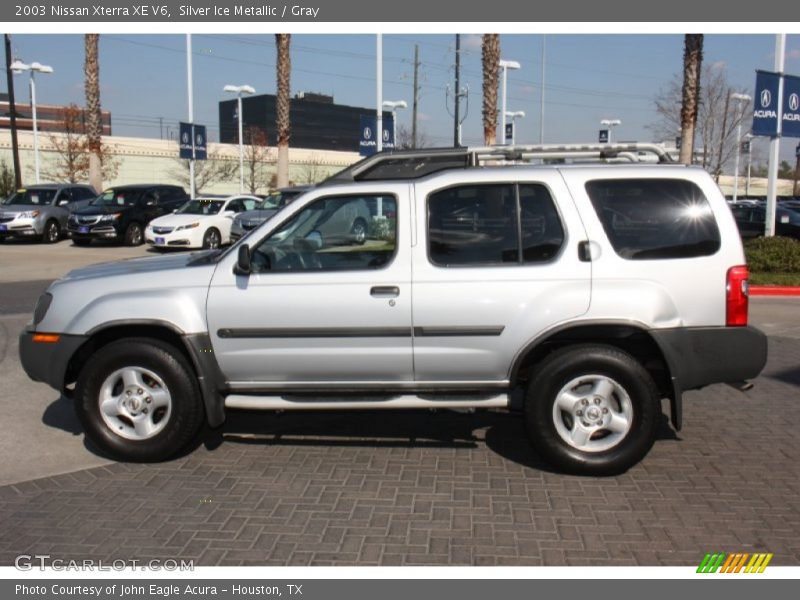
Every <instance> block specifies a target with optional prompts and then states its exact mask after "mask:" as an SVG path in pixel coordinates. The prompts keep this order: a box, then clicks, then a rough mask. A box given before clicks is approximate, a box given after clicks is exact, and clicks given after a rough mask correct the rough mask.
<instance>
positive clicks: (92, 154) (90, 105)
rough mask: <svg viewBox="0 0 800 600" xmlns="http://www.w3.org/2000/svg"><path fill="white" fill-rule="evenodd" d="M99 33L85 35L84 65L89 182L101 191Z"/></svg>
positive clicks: (101, 129) (101, 131)
mask: <svg viewBox="0 0 800 600" xmlns="http://www.w3.org/2000/svg"><path fill="white" fill-rule="evenodd" d="M99 39H100V36H99V34H97V33H87V34H86V35H85V36H84V45H85V48H86V59H85V60H86V62H85V63H84V66H83V72H84V75H85V77H86V79H85V90H86V138H87V147H88V150H89V184H90V185H91V186H92V187H93V188H94V189H95V191H96V192H97V193H100V192H101V191H102V189H103V163H102V159H101V151H102V145H103V137H102V136H103V123H102V115H101V113H100V64H99V62H98V41H99Z"/></svg>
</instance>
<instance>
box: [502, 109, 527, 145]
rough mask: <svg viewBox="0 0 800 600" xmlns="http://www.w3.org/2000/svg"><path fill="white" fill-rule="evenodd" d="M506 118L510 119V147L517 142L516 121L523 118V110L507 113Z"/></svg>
mask: <svg viewBox="0 0 800 600" xmlns="http://www.w3.org/2000/svg"><path fill="white" fill-rule="evenodd" d="M506 117H508V118H509V119H511V145H512V146H513V145H514V144H516V142H517V119H524V118H525V111H524V110H516V111H508V112H507V113H506Z"/></svg>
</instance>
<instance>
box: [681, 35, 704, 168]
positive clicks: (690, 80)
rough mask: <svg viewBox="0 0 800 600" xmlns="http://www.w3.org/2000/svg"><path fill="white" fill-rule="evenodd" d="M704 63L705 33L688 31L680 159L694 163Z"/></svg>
mask: <svg viewBox="0 0 800 600" xmlns="http://www.w3.org/2000/svg"><path fill="white" fill-rule="evenodd" d="M702 63H703V34H702V33H687V34H686V35H685V36H684V38H683V88H682V90H681V149H680V156H679V160H680V162H682V163H683V164H685V165H690V164H692V154H693V151H694V130H695V125H696V124H697V109H698V106H699V104H700V70H701V67H702Z"/></svg>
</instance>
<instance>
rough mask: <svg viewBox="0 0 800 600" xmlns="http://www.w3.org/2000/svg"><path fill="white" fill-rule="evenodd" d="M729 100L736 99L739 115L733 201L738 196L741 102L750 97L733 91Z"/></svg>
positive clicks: (748, 100)
mask: <svg viewBox="0 0 800 600" xmlns="http://www.w3.org/2000/svg"><path fill="white" fill-rule="evenodd" d="M731 100H736V102H737V107H738V111H737V115H738V117H739V122H738V123H737V124H736V162H735V164H736V166H735V167H734V169H733V201H734V202H736V200H737V199H738V197H739V154H740V153H741V151H742V117H743V114H742V104H744V103H745V102H750V100H752V98H751V97H750V96H748V95H747V94H738V93H734V94H731Z"/></svg>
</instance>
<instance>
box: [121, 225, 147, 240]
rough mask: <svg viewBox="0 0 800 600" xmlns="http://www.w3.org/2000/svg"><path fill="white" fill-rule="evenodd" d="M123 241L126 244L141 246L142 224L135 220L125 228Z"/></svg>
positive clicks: (142, 238) (142, 236) (142, 237)
mask: <svg viewBox="0 0 800 600" xmlns="http://www.w3.org/2000/svg"><path fill="white" fill-rule="evenodd" d="M124 243H125V245H126V246H141V245H142V244H143V243H144V231H142V226H141V225H139V223H136V222H135V221H134V222H133V223H131V224H130V225H128V227H127V228H126V229H125V237H124Z"/></svg>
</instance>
